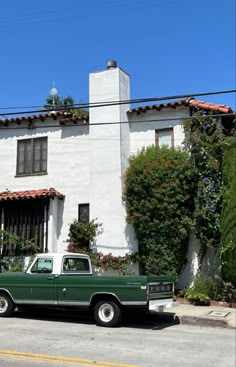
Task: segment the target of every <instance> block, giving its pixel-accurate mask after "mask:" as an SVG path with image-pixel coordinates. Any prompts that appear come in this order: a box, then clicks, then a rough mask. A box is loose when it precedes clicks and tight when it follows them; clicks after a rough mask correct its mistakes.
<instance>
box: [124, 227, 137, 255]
mask: <svg viewBox="0 0 236 367" xmlns="http://www.w3.org/2000/svg"><path fill="white" fill-rule="evenodd" d="M125 238H126V241H127V244H128V249H129V252H130V253H135V252H138V242H137V240H136V238H135V233H134V228H133V226H132V225H131V224H126V225H125Z"/></svg>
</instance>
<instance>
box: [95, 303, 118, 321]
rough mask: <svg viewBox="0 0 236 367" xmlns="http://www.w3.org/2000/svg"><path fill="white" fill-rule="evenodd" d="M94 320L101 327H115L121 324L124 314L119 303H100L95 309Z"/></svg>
mask: <svg viewBox="0 0 236 367" xmlns="http://www.w3.org/2000/svg"><path fill="white" fill-rule="evenodd" d="M94 318H95V320H96V322H97V324H98V325H100V326H107V327H115V326H118V325H119V324H120V322H121V319H122V312H121V309H120V307H119V306H118V304H117V303H115V302H113V301H100V302H98V303H96V305H95V307H94Z"/></svg>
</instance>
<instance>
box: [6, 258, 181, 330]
mask: <svg viewBox="0 0 236 367" xmlns="http://www.w3.org/2000/svg"><path fill="white" fill-rule="evenodd" d="M173 292H174V282H173V279H172V278H171V277H168V276H156V275H151V276H104V275H94V274H93V272H92V266H91V261H90V258H89V256H87V255H84V254H72V253H46V254H38V255H37V256H36V257H35V259H34V260H33V262H32V263H31V265H30V266H29V268H28V269H27V271H26V272H24V273H1V274H0V316H1V317H7V316H10V315H12V314H13V312H14V310H15V308H16V307H19V306H25V305H28V306H42V307H43V306H47V307H48V306H54V307H58V308H59V307H66V308H67V307H74V308H87V309H90V310H92V311H93V313H94V318H95V320H96V322H97V324H99V325H101V326H109V327H113V326H117V325H118V324H119V323H120V322H121V319H122V313H123V311H125V309H134V308H135V309H138V310H146V311H147V312H155V311H160V310H161V311H163V309H164V308H165V307H172V306H173V305H174V304H175V303H174V302H173Z"/></svg>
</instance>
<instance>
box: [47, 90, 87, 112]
mask: <svg viewBox="0 0 236 367" xmlns="http://www.w3.org/2000/svg"><path fill="white" fill-rule="evenodd" d="M45 102H46V104H45V105H44V108H45V109H46V110H49V111H52V110H57V109H60V110H61V109H62V110H63V109H65V110H66V111H68V112H71V113H72V114H73V115H76V116H88V110H86V109H85V108H78V107H79V106H76V103H75V100H74V98H73V97H71V96H67V97H60V96H58V95H56V96H54V97H53V96H51V95H50V96H48V97H47V98H46V100H45Z"/></svg>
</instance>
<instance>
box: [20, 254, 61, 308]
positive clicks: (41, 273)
mask: <svg viewBox="0 0 236 367" xmlns="http://www.w3.org/2000/svg"><path fill="white" fill-rule="evenodd" d="M56 282H57V275H55V274H53V258H52V257H50V256H48V257H42V258H38V259H37V261H36V262H35V264H34V265H33V267H32V268H31V271H30V273H27V274H26V276H25V284H24V289H25V294H24V300H25V301H26V302H24V303H27V300H29V301H31V303H34V304H37V303H39V304H47V305H53V304H56V303H57V297H56Z"/></svg>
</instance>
